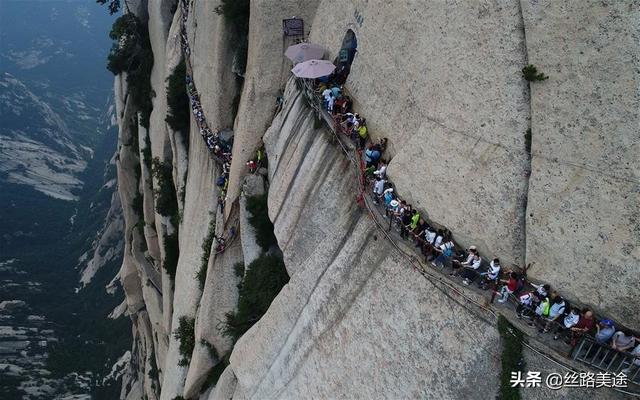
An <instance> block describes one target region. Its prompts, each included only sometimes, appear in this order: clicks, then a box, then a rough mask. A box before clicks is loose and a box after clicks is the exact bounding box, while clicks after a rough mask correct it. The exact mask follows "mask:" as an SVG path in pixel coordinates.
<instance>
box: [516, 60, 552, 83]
mask: <svg viewBox="0 0 640 400" xmlns="http://www.w3.org/2000/svg"><path fill="white" fill-rule="evenodd" d="M522 76H523V77H524V79H526V80H527V81H528V82H536V81H544V80H547V79H549V77H548V76H546V75H545V74H543V73H542V72H538V68H536V67H535V65H531V64H529V65H527V66H526V67H524V68H522Z"/></svg>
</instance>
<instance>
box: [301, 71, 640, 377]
mask: <svg viewBox="0 0 640 400" xmlns="http://www.w3.org/2000/svg"><path fill="white" fill-rule="evenodd" d="M332 78H333V77H332V76H329V77H325V78H323V79H317V80H315V81H314V82H313V84H312V85H313V87H314V89H315V92H316V95H317V96H319V98H320V100H321V102H322V107H323V108H324V109H325V110H326V111H327V112H328V113H329V114H330V115H331V116H332V118H333V124H334V129H335V131H336V133H337V134H344V135H345V136H348V137H349V138H350V139H351V141H352V142H353V144H354V146H355V147H356V149H358V150H357V152H358V154H360V155H361V156H362V162H363V164H364V169H363V170H362V172H361V173H362V174H363V175H364V179H365V181H366V182H367V187H368V189H367V191H370V196H371V198H372V199H373V203H374V204H376V205H377V207H379V211H380V213H381V214H383V215H384V217H385V218H387V219H388V220H389V227H390V228H391V227H395V229H396V230H397V232H398V234H399V237H400V238H402V239H404V240H406V241H409V242H410V243H411V244H412V245H413V246H414V247H415V250H416V251H417V252H418V253H419V254H420V255H421V256H422V257H423V258H424V261H425V263H426V264H430V265H431V266H433V267H434V268H436V269H438V270H444V269H445V268H447V269H448V272H449V276H450V277H451V278H452V279H460V281H461V283H462V284H463V285H467V286H469V285H477V287H478V288H479V289H481V290H489V291H490V293H491V301H492V302H493V300H494V299H495V298H497V302H498V303H501V304H505V303H507V302H508V301H509V300H511V302H513V303H515V305H516V315H517V317H518V318H519V319H525V320H526V321H527V323H528V325H529V326H532V327H535V328H537V329H538V331H539V332H540V333H550V334H552V335H553V339H554V340H564V341H565V342H566V343H567V344H570V345H572V346H575V345H576V343H577V342H578V340H579V339H580V337H581V336H583V335H589V336H591V337H592V338H593V339H594V340H595V341H596V342H597V343H599V344H602V345H607V346H609V347H611V348H612V349H614V350H618V351H623V352H627V353H630V354H631V355H633V356H635V357H636V358H635V361H634V362H633V363H631V364H630V365H628V366H626V368H624V369H623V370H622V372H624V373H626V374H630V373H633V372H635V371H636V370H637V369H639V368H640V335H637V334H636V333H634V332H631V331H630V330H628V329H625V328H622V327H621V328H618V327H616V325H615V323H614V322H613V321H611V320H610V319H607V318H601V319H598V318H596V316H595V314H594V312H593V311H592V310H590V309H589V308H580V307H577V306H572V305H571V304H569V301H568V300H567V299H565V298H563V296H562V295H561V294H560V293H559V292H558V291H557V290H553V289H552V288H551V286H550V285H548V284H535V283H533V282H531V281H529V280H528V279H527V268H526V267H525V268H522V269H520V268H517V269H509V268H504V267H503V266H502V265H501V262H500V260H499V259H498V258H491V259H490V261H489V262H486V261H485V259H483V257H482V256H481V255H480V252H479V251H478V249H477V247H476V246H470V247H469V248H468V249H465V250H462V249H460V247H459V246H456V244H455V243H454V241H453V238H452V234H451V232H450V231H449V230H448V229H446V228H443V227H438V226H435V224H432V223H429V222H428V221H427V220H426V218H425V217H424V215H423V213H422V212H421V211H420V210H418V209H416V208H415V207H414V206H412V205H411V204H409V203H408V202H407V201H405V200H403V199H401V198H400V197H399V195H398V194H397V193H396V190H395V188H394V186H393V183H392V182H391V181H390V180H389V178H388V177H387V174H386V170H387V162H386V160H385V159H384V153H385V150H386V147H387V139H386V138H382V139H381V140H380V141H378V142H376V143H372V142H371V141H370V139H369V132H368V128H367V125H366V119H365V118H363V117H361V116H360V115H359V114H358V113H356V112H354V111H353V110H352V106H353V101H352V100H351V99H350V98H349V96H347V95H346V93H345V89H344V87H343V86H342V85H341V82H336V81H334V80H333V79H332Z"/></svg>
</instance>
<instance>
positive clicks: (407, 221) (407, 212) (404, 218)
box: [400, 204, 413, 239]
mask: <svg viewBox="0 0 640 400" xmlns="http://www.w3.org/2000/svg"><path fill="white" fill-rule="evenodd" d="M412 217H413V210H412V209H411V204H407V205H406V207H405V208H404V210H403V211H402V214H401V215H400V237H401V238H402V239H407V238H408V237H409V225H411V218H412Z"/></svg>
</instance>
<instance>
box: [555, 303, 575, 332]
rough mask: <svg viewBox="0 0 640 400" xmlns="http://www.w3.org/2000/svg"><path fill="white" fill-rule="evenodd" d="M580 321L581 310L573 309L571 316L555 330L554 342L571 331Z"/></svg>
mask: <svg viewBox="0 0 640 400" xmlns="http://www.w3.org/2000/svg"><path fill="white" fill-rule="evenodd" d="M578 321H580V310H578V309H577V308H575V307H573V308H571V311H570V312H569V314H567V315H566V316H565V317H564V319H563V320H562V324H560V323H558V324H557V325H556V329H555V335H553V340H558V339H560V337H561V336H563V335H564V334H566V333H568V332H570V331H571V328H572V327H573V326H574V325H575V324H577V323H578Z"/></svg>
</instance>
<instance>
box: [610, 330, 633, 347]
mask: <svg viewBox="0 0 640 400" xmlns="http://www.w3.org/2000/svg"><path fill="white" fill-rule="evenodd" d="M635 344H636V337H635V336H633V334H632V333H629V334H627V333H625V332H624V331H618V332H616V333H614V335H613V337H612V338H611V347H612V348H613V349H614V350H618V351H628V350H629V349H630V348H632V347H633V346H634V345H635Z"/></svg>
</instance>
